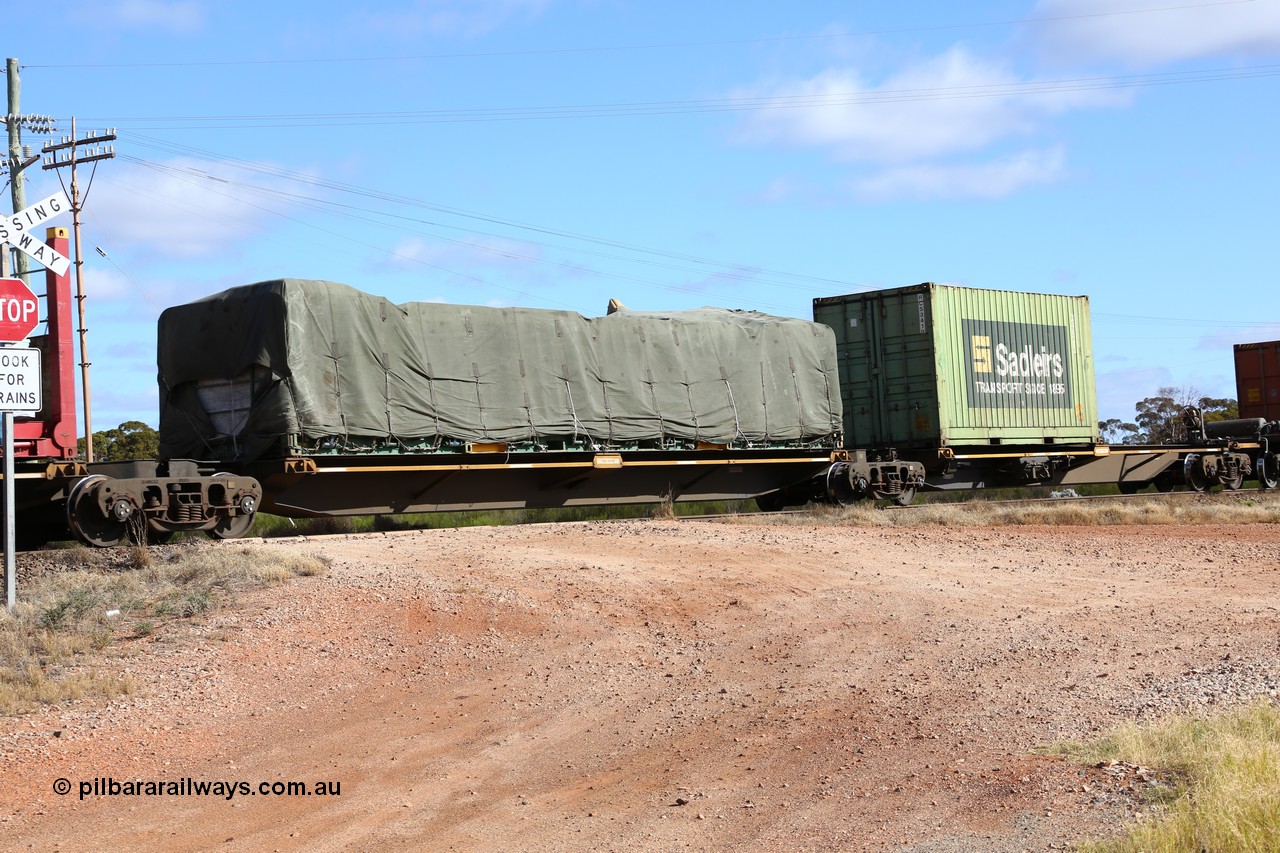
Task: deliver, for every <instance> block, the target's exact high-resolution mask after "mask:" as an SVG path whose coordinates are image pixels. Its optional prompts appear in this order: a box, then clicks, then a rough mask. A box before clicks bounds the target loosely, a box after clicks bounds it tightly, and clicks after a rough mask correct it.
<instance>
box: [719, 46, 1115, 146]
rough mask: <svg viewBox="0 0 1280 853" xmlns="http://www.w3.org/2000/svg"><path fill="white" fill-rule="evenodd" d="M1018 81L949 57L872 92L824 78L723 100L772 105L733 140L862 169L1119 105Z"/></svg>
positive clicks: (980, 63) (955, 54)
mask: <svg viewBox="0 0 1280 853" xmlns="http://www.w3.org/2000/svg"><path fill="white" fill-rule="evenodd" d="M1027 82H1028V81H1025V80H1022V79H1019V78H1018V77H1017V76H1016V75H1015V74H1013V73H1011V72H1010V71H1009V70H1008V69H1007V68H1006V67H1004V66H1003V65H1002V64H999V63H994V62H990V61H986V60H983V59H980V58H978V57H975V56H973V55H972V54H970V53H969V52H968V51H966V50H964V49H963V48H953V49H951V50H949V51H947V52H946V53H944V54H942V55H940V56H938V57H935V58H933V59H931V60H929V61H927V62H925V63H923V64H921V65H918V66H916V67H913V68H908V69H906V70H904V71H902V72H900V73H898V74H896V75H894V76H892V77H890V78H889V79H887V80H885V81H884V82H883V83H882V84H881V85H879V86H874V85H870V84H868V83H867V82H866V81H865V80H864V79H862V78H861V77H860V76H859V74H858V73H857V72H856V71H854V70H851V69H831V70H828V71H824V72H822V73H821V74H819V75H817V76H815V77H813V78H811V79H809V80H804V81H785V82H778V83H773V84H772V85H768V86H758V87H754V88H750V89H743V90H740V91H738V92H735V93H734V94H733V97H736V98H763V99H769V103H771V104H772V106H769V107H766V108H765V109H762V110H760V111H758V112H755V113H752V114H751V117H750V118H748V119H747V121H746V122H745V124H744V126H743V128H742V129H741V131H740V133H739V138H740V139H741V140H743V141H748V142H756V143H765V144H780V145H785V146H790V147H817V148H823V149H826V150H828V151H829V152H830V153H831V156H832V157H833V158H835V159H837V160H842V161H847V162H871V163H914V162H919V161H921V160H926V159H930V158H937V157H940V156H943V155H948V154H953V153H957V152H965V151H976V150H981V149H984V148H986V147H988V146H990V145H992V144H993V143H996V142H998V141H1000V140H1003V139H1006V138H1009V137H1014V136H1026V135H1030V134H1033V133H1035V132H1036V131H1037V130H1038V129H1039V128H1040V126H1041V123H1042V121H1043V119H1044V118H1045V117H1047V116H1051V115H1055V114H1058V113H1061V112H1064V111H1066V110H1069V109H1074V108H1080V107H1085V106H1098V105H1103V104H1115V103H1121V102H1123V100H1122V99H1123V98H1124V96H1122V95H1118V94H1117V93H1115V92H1098V91H1076V92H1071V91H1057V92H1046V93H1043V94H1028V93H1027V92H1026V89H1025V86H1026V83H1027Z"/></svg>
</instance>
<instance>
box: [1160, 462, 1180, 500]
mask: <svg viewBox="0 0 1280 853" xmlns="http://www.w3.org/2000/svg"><path fill="white" fill-rule="evenodd" d="M1155 485H1156V491H1157V492H1161V493H1163V494H1167V493H1168V492H1172V491H1173V490H1174V489H1176V488H1177V487H1178V475H1177V474H1175V473H1174V471H1173V469H1172V468H1169V469H1167V470H1165V471H1161V472H1160V474H1159V475H1158V476H1157V477H1156V479H1155Z"/></svg>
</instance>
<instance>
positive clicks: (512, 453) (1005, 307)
mask: <svg viewBox="0 0 1280 853" xmlns="http://www.w3.org/2000/svg"><path fill="white" fill-rule="evenodd" d="M50 240H51V245H53V246H54V248H57V249H59V251H62V252H64V253H65V250H66V232H65V229H50ZM59 241H61V242H59ZM59 246H61V248H59ZM46 286H47V299H46V302H47V305H48V315H47V323H48V333H47V334H46V335H44V336H41V338H39V339H35V340H33V343H34V344H36V345H38V346H40V347H42V348H43V349H44V351H45V363H46V365H47V370H48V374H49V387H48V388H47V389H46V394H45V399H46V401H47V406H46V410H45V411H43V412H41V413H39V414H38V415H37V416H36V417H34V418H31V419H24V420H22V421H21V422H20V423H19V424H18V426H17V428H16V430H15V438H16V439H17V442H16V443H17V448H18V455H19V457H20V458H19V460H18V463H17V471H16V485H17V487H18V501H17V504H18V507H17V508H18V510H19V514H20V522H19V535H20V538H21V539H22V541H23V545H24V546H32V545H35V544H37V543H39V542H41V541H45V540H46V539H53V538H64V537H65V536H66V533H67V531H68V530H69V531H70V533H71V534H73V535H74V536H75V537H76V538H77V539H79V540H80V541H82V542H85V543H88V544H92V545H102V546H105V545H113V544H117V543H119V542H123V541H126V540H147V541H156V540H162V539H164V538H166V537H167V536H169V535H171V534H172V533H173V532H175V531H192V530H203V531H206V532H207V533H208V534H209V535H211V536H215V537H219V538H235V537H238V536H242V535H244V534H245V533H246V532H248V530H249V529H250V528H251V526H252V523H253V519H254V516H255V514H256V513H257V512H258V511H260V510H268V511H270V512H273V513H277V514H280V515H285V516H290V517H309V516H341V515H354V514H371V513H404V512H429V511H438V510H470V509H482V508H527V507H562V506H577V505H595V504H619V503H652V502H660V501H667V500H671V501H688V500H727V499H744V498H752V497H754V498H755V499H756V500H757V502H758V503H759V504H760V505H761V507H762V508H765V509H773V508H779V507H782V506H788V505H798V504H803V503H806V502H809V501H819V502H827V503H835V504H843V503H850V502H853V501H857V500H862V499H880V500H890V501H895V502H897V503H900V504H906V503H910V502H911V500H912V499H913V498H914V497H915V495H916V493H917V491H919V490H921V489H954V488H981V487H985V486H995V485H1025V484H1048V485H1074V484H1080V483H1097V482H1106V483H1116V484H1118V485H1119V487H1120V489H1121V491H1126V492H1128V491H1135V490H1137V489H1138V488H1142V487H1145V486H1149V485H1154V486H1155V487H1156V488H1159V489H1170V488H1174V487H1175V486H1177V485H1185V486H1187V487H1189V488H1193V489H1199V490H1203V489H1206V488H1209V487H1211V486H1214V485H1221V486H1223V487H1224V488H1239V487H1240V486H1241V485H1242V484H1243V482H1244V479H1245V478H1246V477H1249V476H1254V475H1256V476H1258V478H1259V480H1260V483H1261V485H1263V486H1264V487H1269V488H1274V487H1275V485H1276V483H1275V480H1276V472H1277V470H1278V469H1280V465H1278V464H1277V463H1278V462H1280V460H1278V459H1277V456H1276V454H1275V453H1274V452H1273V451H1272V450H1271V449H1270V447H1269V445H1268V441H1269V440H1270V438H1271V437H1274V436H1277V435H1280V424H1277V423H1275V422H1274V419H1272V420H1267V419H1264V418H1261V417H1258V418H1249V419H1242V420H1240V421H1235V422H1231V423H1228V424H1225V425H1224V424H1217V425H1215V424H1208V425H1206V424H1203V423H1202V422H1201V421H1200V420H1199V416H1198V413H1197V412H1195V411H1194V410H1189V411H1188V412H1186V413H1185V416H1184V420H1185V426H1186V429H1185V433H1186V441H1185V442H1183V443H1181V444H1179V445H1176V446H1175V445H1158V446H1146V447H1142V446H1138V447H1130V446H1126V447H1110V446H1107V445H1104V444H1102V443H1100V442H1099V441H1098V440H1097V434H1096V427H1097V405H1096V397H1095V391H1094V385H1093V365H1092V354H1091V351H1090V348H1089V341H1090V331H1089V314H1088V301H1087V300H1086V299H1084V298H1083V297H1061V296H1048V295H1043V294H1026V293H1012V292H1000V291H988V290H977V289H973V288H956V287H948V286H943V285H936V284H923V285H917V286H913V287H907V288H895V289H891V290H885V291H878V292H873V293H861V294H851V295H846V296H839V297H830V298H823V299H818V300H815V302H814V317H813V322H809V321H804V320H797V319H790V318H780V317H771V316H767V315H764V314H759V313H756V312H750V311H731V310H724V309H699V310H694V311H677V312H665V313H656V312H633V311H628V310H626V309H625V308H621V307H620V306H617V307H615V309H614V310H611V311H610V313H608V314H607V315H605V316H603V317H597V318H586V317H583V316H581V315H578V314H576V313H573V312H567V311H548V310H535V309H522V308H485V307H476V306H459V305H441V304H433V303H408V304H404V305H397V304H394V303H391V302H389V301H388V300H386V299H382V298H380V297H377V296H373V295H370V294H367V293H363V292H361V291H359V290H356V289H354V288H351V287H348V286H346V285H342V284H337V283H334V282H319V281H302V280H295V279H280V280H275V281H268V282H260V283H258V284H254V285H248V286H245V287H239V288H232V289H230V290H227V291H224V292H223V293H220V294H216V295H214V296H211V297H209V298H207V299H202V300H199V301H197V302H193V303H190V304H187V305H180V306H175V307H173V308H170V309H168V310H166V311H165V312H164V313H163V315H162V316H161V319H160V324H159V334H158V353H157V361H158V366H159V384H160V399H161V411H160V435H161V448H162V452H161V458H160V459H158V460H138V461H133V462H123V463H93V462H89V463H86V462H84V461H81V460H79V459H78V458H77V456H76V450H75V447H76V438H75V412H74V402H73V398H72V396H71V394H72V392H71V389H72V388H73V387H74V381H73V377H72V373H71V371H72V362H73V359H72V355H71V352H72V347H71V312H70V295H69V285H68V282H67V279H66V276H62V277H58V276H55V275H53V273H52V272H48V271H47V272H46ZM1273 351H1274V350H1273ZM1268 369H1269V368H1268ZM1268 375H1274V374H1268Z"/></svg>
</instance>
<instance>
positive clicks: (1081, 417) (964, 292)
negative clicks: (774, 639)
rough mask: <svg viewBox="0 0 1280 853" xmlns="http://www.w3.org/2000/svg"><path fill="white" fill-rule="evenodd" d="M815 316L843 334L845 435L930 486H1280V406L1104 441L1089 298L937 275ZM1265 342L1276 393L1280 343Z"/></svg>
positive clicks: (841, 299) (844, 301)
mask: <svg viewBox="0 0 1280 853" xmlns="http://www.w3.org/2000/svg"><path fill="white" fill-rule="evenodd" d="M813 316H814V319H815V320H817V321H819V322H822V323H825V324H826V325H828V326H830V327H831V328H832V329H833V330H834V331H835V334H836V339H837V348H838V351H837V360H838V363H839V366H840V387H841V395H842V401H843V403H844V422H845V439H846V443H847V444H849V445H850V446H858V447H861V446H891V447H893V448H895V451H896V453H897V454H898V455H899V456H900V457H901V458H903V459H906V460H909V461H917V462H919V463H920V464H922V465H923V466H924V467H925V469H926V471H927V480H926V486H927V487H928V488H931V489H975V488H983V487H992V486H1022V485H1035V484H1047V485H1053V486H1075V485H1084V484H1093V483H1115V484H1117V485H1118V487H1119V489H1120V491H1122V492H1125V493H1133V492H1136V491H1138V490H1140V489H1142V488H1146V487H1148V486H1154V487H1155V488H1157V489H1159V490H1161V491H1168V490H1170V489H1173V488H1175V487H1176V486H1179V485H1185V486H1187V487H1188V488H1191V489H1196V490H1200V491H1203V490H1204V489H1207V488H1209V487H1211V486H1215V485H1221V486H1223V487H1224V488H1227V489H1238V488H1240V487H1241V486H1242V485H1243V483H1244V480H1245V479H1247V478H1248V477H1250V476H1253V475H1254V474H1255V473H1256V474H1257V475H1258V476H1259V477H1260V478H1261V480H1260V482H1261V483H1262V485H1264V486H1265V487H1268V488H1272V487H1274V481H1275V477H1276V471H1277V463H1278V460H1277V457H1276V455H1275V453H1273V452H1272V451H1271V449H1270V447H1269V445H1268V436H1276V437H1280V413H1277V414H1273V415H1272V416H1271V417H1270V418H1267V419H1264V418H1262V417H1253V418H1247V419H1241V420H1233V421H1228V422H1222V423H1209V424H1206V423H1204V422H1203V420H1202V419H1201V416H1200V413H1199V412H1198V411H1196V410H1195V409H1189V410H1188V411H1186V412H1184V413H1183V415H1182V418H1181V420H1182V424H1181V425H1180V426H1181V432H1182V436H1183V440H1182V442H1180V443H1179V444H1178V445H1116V446H1110V445H1107V444H1104V443H1102V442H1101V441H1100V440H1099V438H1098V431H1097V426H1098V405H1097V393H1096V390H1095V385H1094V369H1093V353H1092V349H1091V341H1092V334H1091V330H1090V320H1089V300H1088V298H1087V297H1084V296H1056V295H1049V294H1040V293H1022V292H1012V291H998V290H982V289H977V288H969V287H956V286H950V285H941V284H934V283H925V284H919V285H914V286H911V287H903V288H892V289H888V290H879V291H873V292H868V293H856V294H850V295H846V296H834V297H825V298H819V299H815V300H814V303H813ZM1254 346H1256V347H1257V348H1258V349H1259V353H1258V354H1259V355H1260V356H1261V357H1260V359H1259V361H1258V364H1259V365H1261V366H1260V367H1259V368H1258V370H1260V371H1264V372H1265V371H1270V373H1267V374H1266V375H1268V376H1270V377H1271V379H1270V380H1269V382H1270V385H1269V387H1270V388H1271V393H1274V390H1275V388H1276V387H1277V381H1278V380H1277V379H1276V378H1275V377H1277V375H1280V369H1278V368H1277V366H1276V365H1275V363H1274V362H1275V359H1276V350H1275V348H1274V346H1273V347H1272V348H1271V349H1270V350H1267V349H1266V345H1254ZM1251 352H1252V351H1251ZM1268 359H1269V361H1268ZM1242 363H1243V362H1242V359H1241V356H1240V348H1239V347H1238V348H1237V365H1238V366H1239V365H1241V364H1242ZM1250 363H1252V362H1250ZM1242 375H1243V374H1242ZM1248 375H1255V374H1248ZM1251 393H1257V392H1251ZM1241 397H1242V400H1243V398H1244V397H1245V392H1244V391H1243V390H1242V392H1241ZM1242 406H1243V403H1242ZM1241 414H1244V411H1243V409H1242V412H1241ZM1259 414H1261V412H1259Z"/></svg>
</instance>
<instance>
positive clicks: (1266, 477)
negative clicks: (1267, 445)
mask: <svg viewBox="0 0 1280 853" xmlns="http://www.w3.org/2000/svg"><path fill="white" fill-rule="evenodd" d="M1277 463H1280V455H1277V454H1275V453H1271V454H1268V455H1264V456H1259V457H1258V488H1260V489H1274V488H1275V487H1276V486H1280V464H1277Z"/></svg>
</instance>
